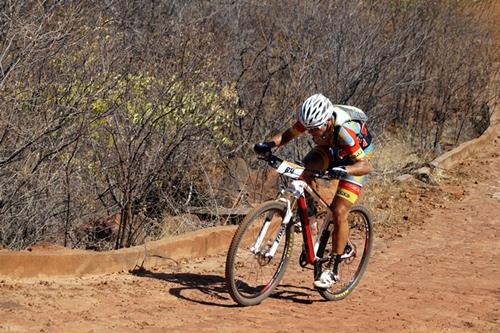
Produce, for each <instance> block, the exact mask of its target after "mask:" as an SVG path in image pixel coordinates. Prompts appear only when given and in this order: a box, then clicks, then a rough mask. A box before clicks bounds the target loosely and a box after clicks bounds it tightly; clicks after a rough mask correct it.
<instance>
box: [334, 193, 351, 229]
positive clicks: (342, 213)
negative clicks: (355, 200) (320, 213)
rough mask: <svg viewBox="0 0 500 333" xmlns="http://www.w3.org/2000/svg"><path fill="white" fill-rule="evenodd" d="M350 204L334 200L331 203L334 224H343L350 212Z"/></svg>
mask: <svg viewBox="0 0 500 333" xmlns="http://www.w3.org/2000/svg"><path fill="white" fill-rule="evenodd" d="M351 207H352V204H350V203H349V202H348V201H345V200H342V199H341V200H339V199H336V200H334V201H333V203H332V206H331V209H332V213H333V217H334V218H333V220H334V222H335V223H345V222H346V221H347V216H348V215H349V211H350V210H351Z"/></svg>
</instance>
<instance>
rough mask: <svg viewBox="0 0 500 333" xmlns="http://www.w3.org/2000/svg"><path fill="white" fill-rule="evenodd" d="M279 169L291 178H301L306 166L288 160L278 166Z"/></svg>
mask: <svg viewBox="0 0 500 333" xmlns="http://www.w3.org/2000/svg"><path fill="white" fill-rule="evenodd" d="M277 171H278V172H279V173H282V174H284V175H285V176H289V177H291V178H299V177H300V175H302V172H304V167H302V166H300V165H297V164H293V163H290V162H287V161H283V162H282V163H281V164H280V166H279V167H278V169H277Z"/></svg>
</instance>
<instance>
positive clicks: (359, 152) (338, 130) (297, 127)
mask: <svg viewBox="0 0 500 333" xmlns="http://www.w3.org/2000/svg"><path fill="white" fill-rule="evenodd" d="M305 131H306V128H305V127H304V126H303V125H302V123H300V122H299V121H297V122H296V123H295V124H294V125H293V127H292V128H291V134H292V136H293V137H296V136H298V135H300V134H301V133H304V132H305ZM313 140H314V143H316V144H317V145H318V146H328V147H329V148H331V158H332V160H333V161H332V162H334V163H335V164H338V165H349V164H353V163H355V162H356V161H360V160H363V159H365V158H366V157H367V155H368V157H369V155H370V153H371V151H372V150H373V147H372V145H371V142H369V141H371V140H370V135H369V133H368V130H367V129H366V127H365V126H364V124H362V123H359V122H356V121H347V122H345V123H343V124H342V125H339V126H332V128H331V129H329V130H328V131H327V132H326V133H325V134H324V135H323V136H321V137H313Z"/></svg>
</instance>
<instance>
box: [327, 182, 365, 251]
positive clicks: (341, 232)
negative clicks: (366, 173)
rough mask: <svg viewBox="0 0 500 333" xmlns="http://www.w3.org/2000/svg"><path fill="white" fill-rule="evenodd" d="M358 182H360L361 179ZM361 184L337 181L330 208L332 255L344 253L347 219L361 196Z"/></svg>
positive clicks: (347, 229)
mask: <svg viewBox="0 0 500 333" xmlns="http://www.w3.org/2000/svg"><path fill="white" fill-rule="evenodd" d="M356 178H361V177H356ZM359 180H361V181H362V179H359ZM361 184H362V183H361V182H356V183H354V182H350V181H347V180H340V181H339V185H338V187H337V193H336V194H335V197H334V198H333V201H332V204H331V206H330V207H331V208H332V211H333V222H334V223H335V229H334V232H333V234H332V237H333V238H332V243H333V246H334V248H333V249H332V251H333V254H334V255H335V254H337V255H342V254H343V253H344V249H345V246H346V243H347V238H348V237H349V225H348V222H347V217H348V215H349V211H350V210H351V208H352V206H353V205H354V204H355V203H356V201H357V200H358V197H359V195H360V194H361V191H362V189H363V187H362V185H361Z"/></svg>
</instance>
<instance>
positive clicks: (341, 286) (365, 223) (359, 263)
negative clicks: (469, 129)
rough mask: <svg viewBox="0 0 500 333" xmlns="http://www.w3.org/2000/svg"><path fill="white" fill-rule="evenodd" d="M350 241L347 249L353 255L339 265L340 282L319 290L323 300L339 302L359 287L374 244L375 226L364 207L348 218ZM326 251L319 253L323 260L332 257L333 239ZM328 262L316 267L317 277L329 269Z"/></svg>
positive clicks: (355, 209)
mask: <svg viewBox="0 0 500 333" xmlns="http://www.w3.org/2000/svg"><path fill="white" fill-rule="evenodd" d="M348 223H349V239H348V245H347V246H346V248H349V247H351V249H348V250H350V251H349V252H351V255H350V256H349V257H348V258H345V259H343V260H342V262H341V263H340V265H339V273H340V281H337V282H336V283H335V284H333V285H332V286H331V287H330V288H329V289H318V291H319V293H320V294H321V296H323V298H325V299H327V300H329V301H338V300H341V299H344V298H345V297H347V296H348V295H349V294H350V293H351V292H352V291H353V289H354V288H355V287H356V286H357V285H358V283H359V281H360V280H361V277H362V276H363V273H364V272H365V270H366V267H367V265H368V259H369V257H370V252H371V249H372V244H373V226H372V218H371V215H370V212H369V211H368V210H367V209H366V208H364V207H362V206H353V208H352V209H351V211H350V212H349V216H348ZM323 248H324V249H325V251H324V252H323V253H318V257H320V258H322V257H325V256H329V255H330V253H329V252H330V251H331V249H332V244H331V237H329V239H328V244H327V245H326V247H323ZM327 263H328V260H324V261H323V262H322V263H321V264H318V265H316V267H315V277H317V276H319V274H321V272H322V271H323V270H324V269H328V268H327V267H326V266H327Z"/></svg>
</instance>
